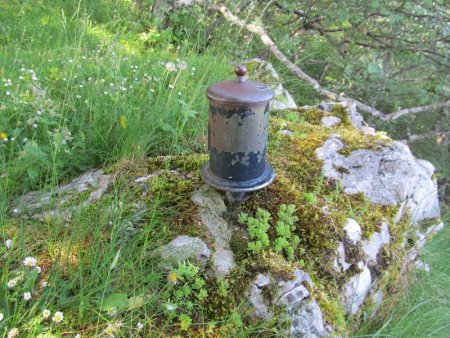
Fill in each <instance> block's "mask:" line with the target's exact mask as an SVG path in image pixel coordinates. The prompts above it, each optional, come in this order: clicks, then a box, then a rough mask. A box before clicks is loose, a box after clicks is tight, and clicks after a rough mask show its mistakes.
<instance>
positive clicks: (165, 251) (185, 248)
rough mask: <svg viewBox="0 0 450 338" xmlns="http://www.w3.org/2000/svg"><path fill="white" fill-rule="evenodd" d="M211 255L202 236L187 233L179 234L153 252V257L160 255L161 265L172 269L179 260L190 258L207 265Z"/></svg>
mask: <svg viewBox="0 0 450 338" xmlns="http://www.w3.org/2000/svg"><path fill="white" fill-rule="evenodd" d="M210 255H211V253H210V251H209V249H208V247H207V245H206V244H205V243H204V242H203V241H202V240H201V239H200V238H198V237H189V236H186V235H181V236H178V237H177V238H175V239H174V240H173V241H171V242H170V243H168V244H166V245H163V246H161V247H159V248H157V249H155V250H154V251H153V252H152V253H151V256H152V257H159V258H160V259H161V264H160V265H161V266H163V267H164V268H167V269H171V268H173V267H175V266H176V265H177V263H178V262H183V261H185V260H188V259H192V260H195V261H196V262H197V263H198V264H200V265H205V264H206V263H207V262H208V260H209V257H210Z"/></svg>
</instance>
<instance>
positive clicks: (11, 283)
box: [6, 278, 17, 289]
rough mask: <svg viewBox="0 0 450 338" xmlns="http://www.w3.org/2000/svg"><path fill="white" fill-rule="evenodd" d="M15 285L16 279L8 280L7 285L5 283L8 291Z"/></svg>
mask: <svg viewBox="0 0 450 338" xmlns="http://www.w3.org/2000/svg"><path fill="white" fill-rule="evenodd" d="M16 284H17V279H15V278H14V279H10V280H9V281H8V283H6V286H7V287H8V289H12V288H13V287H15V286H16Z"/></svg>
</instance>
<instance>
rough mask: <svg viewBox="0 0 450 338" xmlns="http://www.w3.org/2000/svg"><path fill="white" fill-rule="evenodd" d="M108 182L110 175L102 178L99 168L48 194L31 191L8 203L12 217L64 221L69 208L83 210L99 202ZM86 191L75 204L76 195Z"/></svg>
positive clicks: (77, 197)
mask: <svg viewBox="0 0 450 338" xmlns="http://www.w3.org/2000/svg"><path fill="white" fill-rule="evenodd" d="M111 181H112V178H111V176H110V175H104V174H103V170H101V169H99V170H90V171H87V172H86V173H84V174H83V175H81V176H79V177H77V178H75V179H74V180H72V181H71V182H69V183H67V184H64V185H60V186H58V187H56V188H55V189H54V190H52V191H49V192H45V191H32V192H29V193H27V194H25V195H23V196H22V197H21V198H20V199H18V200H17V201H13V203H12V204H11V210H12V215H13V216H18V215H24V214H26V215H30V216H31V217H33V218H38V219H43V220H46V219H50V218H54V217H59V218H61V219H62V220H64V219H68V218H70V217H71V210H70V209H73V208H76V207H77V206H79V207H85V206H88V205H90V204H92V203H94V202H95V201H97V200H99V199H100V198H101V197H102V196H103V194H104V193H105V192H106V191H107V190H108V187H109V186H110V184H111ZM86 192H90V193H89V195H88V197H87V198H86V199H85V200H83V201H81V202H80V203H79V205H78V204H77V201H78V200H79V197H80V194H82V193H86ZM70 204H73V205H72V206H71V208H69V207H68V205H70Z"/></svg>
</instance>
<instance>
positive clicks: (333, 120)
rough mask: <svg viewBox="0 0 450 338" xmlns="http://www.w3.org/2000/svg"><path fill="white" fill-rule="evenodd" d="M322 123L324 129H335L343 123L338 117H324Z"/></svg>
mask: <svg viewBox="0 0 450 338" xmlns="http://www.w3.org/2000/svg"><path fill="white" fill-rule="evenodd" d="M321 123H322V126H324V127H334V126H336V125H338V124H339V123H341V119H340V118H339V117H336V116H324V117H322V120H321Z"/></svg>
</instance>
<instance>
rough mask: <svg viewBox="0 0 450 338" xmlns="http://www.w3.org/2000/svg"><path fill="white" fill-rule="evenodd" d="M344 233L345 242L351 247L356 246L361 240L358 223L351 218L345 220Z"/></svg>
mask: <svg viewBox="0 0 450 338" xmlns="http://www.w3.org/2000/svg"><path fill="white" fill-rule="evenodd" d="M344 233H345V238H346V240H347V241H348V242H349V243H351V244H353V245H356V244H358V242H359V241H360V240H361V227H360V226H359V224H358V222H356V221H355V220H354V219H352V218H348V219H347V222H346V223H345V225H344Z"/></svg>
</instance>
